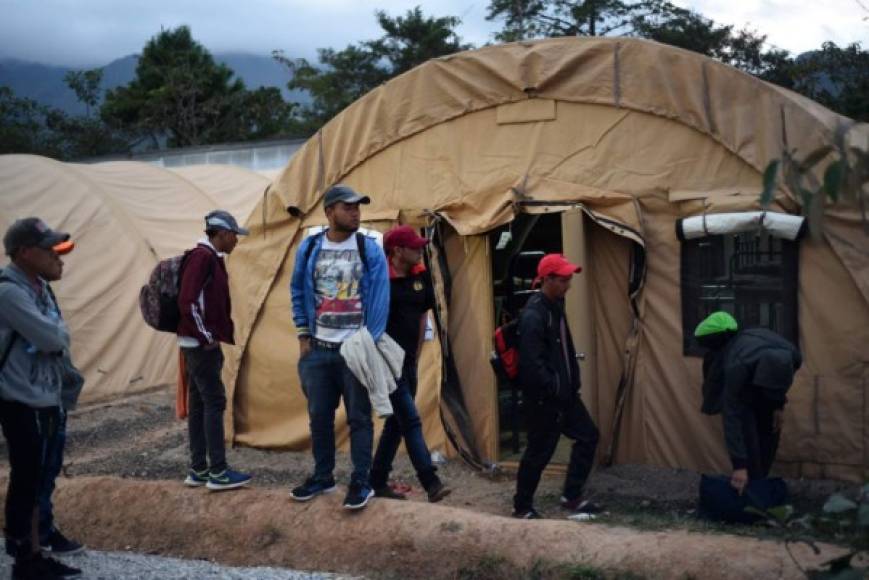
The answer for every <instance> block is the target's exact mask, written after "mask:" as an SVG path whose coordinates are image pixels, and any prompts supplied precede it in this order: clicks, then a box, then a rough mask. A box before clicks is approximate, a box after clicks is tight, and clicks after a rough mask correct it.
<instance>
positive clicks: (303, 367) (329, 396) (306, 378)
mask: <svg viewBox="0 0 869 580" xmlns="http://www.w3.org/2000/svg"><path fill="white" fill-rule="evenodd" d="M299 378H300V379H301V383H302V390H303V391H304V393H305V396H306V397H307V398H308V418H309V421H310V426H311V447H312V451H313V454H314V479H316V480H318V481H330V480H332V478H333V472H334V471H335V410H336V409H337V408H338V403H339V402H340V401H341V397H342V396H343V397H344V407H345V408H346V410H347V423H348V425H349V426H350V460H351V461H352V462H353V473H352V475H351V476H350V481H351V482H352V483H356V484H359V485H368V472H369V470H370V469H371V448H372V446H373V444H374V426H373V424H372V422H371V401H370V400H369V399H368V391H367V390H365V387H363V386H362V385H361V384H360V383H359V381H357V380H356V377H354V376H353V373H352V372H351V371H350V369H349V368H348V367H347V364H346V363H345V362H344V358H343V357H342V356H341V354H340V353H339V352H338V350H337V349H334V350H328V349H321V348H318V347H316V346H315V347H313V349H312V350H311V352H310V353H308V354H307V355H305V356H304V357H302V358H301V359H300V360H299Z"/></svg>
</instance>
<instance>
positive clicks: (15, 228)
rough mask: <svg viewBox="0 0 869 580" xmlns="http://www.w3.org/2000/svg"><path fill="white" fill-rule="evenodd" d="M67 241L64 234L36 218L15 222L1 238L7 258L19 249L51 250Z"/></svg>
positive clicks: (66, 234)
mask: <svg viewBox="0 0 869 580" xmlns="http://www.w3.org/2000/svg"><path fill="white" fill-rule="evenodd" d="M67 240H69V234H68V233H66V232H56V231H54V230H53V229H51V228H50V227H48V226H47V225H46V223H45V222H44V221H42V220H41V219H39V218H38V217H28V218H23V219H20V220H16V221H15V223H14V224H12V225H11V226H9V229H8V230H6V235H4V236H3V248H4V249H5V250H6V255H7V256H10V257H11V256H12V255H13V254H15V252H17V251H18V250H20V249H21V248H33V247H38V248H44V249H48V248H53V247H54V246H56V245H57V244H60V243H62V242H65V241H67Z"/></svg>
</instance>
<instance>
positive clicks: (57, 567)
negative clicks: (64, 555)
mask: <svg viewBox="0 0 869 580" xmlns="http://www.w3.org/2000/svg"><path fill="white" fill-rule="evenodd" d="M79 574H81V570H79V569H78V568H73V567H72V566H67V565H66V564H63V563H62V562H58V561H57V560H54V559H52V558H45V557H43V556H42V554H36V555H34V556H32V557H30V558H26V559H24V558H17V559H16V560H15V563H14V564H13V565H12V580H58V579H60V578H68V577H70V576H78V575H79Z"/></svg>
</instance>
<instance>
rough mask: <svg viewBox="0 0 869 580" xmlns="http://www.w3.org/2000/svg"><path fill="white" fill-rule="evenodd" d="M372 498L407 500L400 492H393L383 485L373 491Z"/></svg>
mask: <svg viewBox="0 0 869 580" xmlns="http://www.w3.org/2000/svg"><path fill="white" fill-rule="evenodd" d="M374 497H382V498H384V499H407V496H406V495H404V494H403V493H401V492H398V491H395V490H394V489H392V486H390V485H384V486H383V487H378V488H377V489H375V490H374Z"/></svg>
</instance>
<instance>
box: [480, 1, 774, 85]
mask: <svg viewBox="0 0 869 580" xmlns="http://www.w3.org/2000/svg"><path fill="white" fill-rule="evenodd" d="M486 18H487V19H489V20H496V19H503V20H504V21H505V23H504V28H503V29H502V30H501V31H500V32H499V33H497V34H496V35H495V37H496V38H498V39H499V40H506V41H512V40H521V39H524V38H535V37H539V36H610V35H612V36H638V37H642V38H648V39H651V40H656V41H658V42H662V43H665V44H671V45H673V46H678V47H680V48H685V49H688V50H692V51H694V52H699V53H700V54H705V55H707V56H711V57H713V58H716V59H718V60H720V61H722V62H724V63H727V64H730V65H732V66H735V67H736V68H739V69H741V70H744V71H745V72H748V73H751V74H754V75H758V76H763V75H773V76H775V75H776V74H778V71H779V70H780V69H781V68H782V67H783V66H785V64H786V61H787V52H784V51H779V50H770V51H765V50H764V44H765V42H766V36H763V35H760V34H758V33H756V32H753V31H751V30H748V29H742V30H738V31H734V29H733V27H732V26H719V25H717V24H716V23H715V22H713V21H712V20H710V19H708V18H706V17H704V16H702V15H701V14H699V13H697V12H694V11H693V10H689V9H686V8H680V7H678V6H676V5H674V4H672V3H670V2H668V1H667V0H630V1H622V0H490V3H489V14H488V15H487V17H486Z"/></svg>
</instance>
